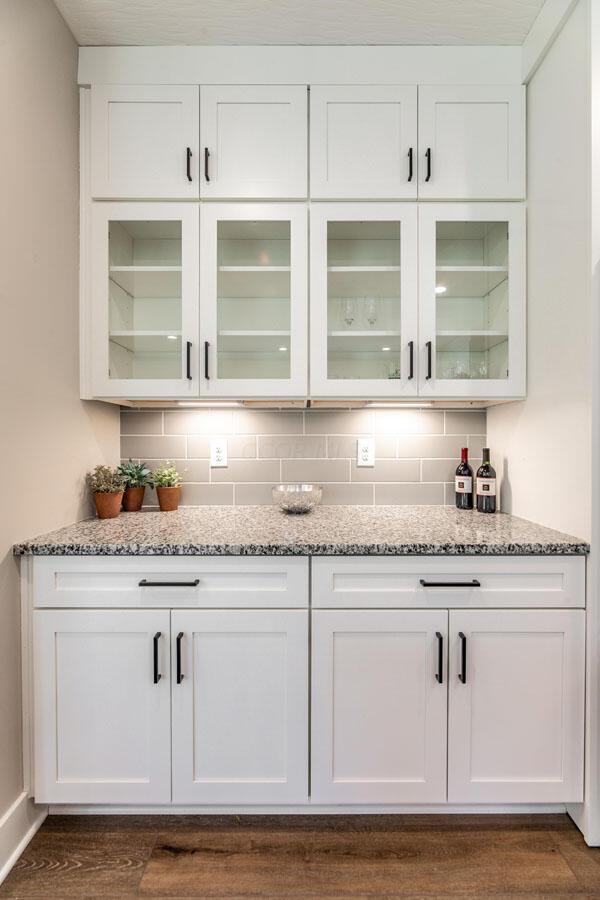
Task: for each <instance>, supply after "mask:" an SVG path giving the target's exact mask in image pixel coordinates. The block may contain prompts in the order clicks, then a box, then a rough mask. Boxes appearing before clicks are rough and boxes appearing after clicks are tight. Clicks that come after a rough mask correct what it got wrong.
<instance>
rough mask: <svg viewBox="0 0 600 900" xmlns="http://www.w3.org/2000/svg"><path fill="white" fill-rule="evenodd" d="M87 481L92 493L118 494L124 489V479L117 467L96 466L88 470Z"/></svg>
mask: <svg viewBox="0 0 600 900" xmlns="http://www.w3.org/2000/svg"><path fill="white" fill-rule="evenodd" d="M87 481H88V484H89V486H90V490H91V491H92V493H93V494H120V493H121V491H123V490H125V479H124V478H123V476H122V475H121V473H120V472H119V470H118V469H111V468H110V466H96V468H95V469H94V471H93V472H89V473H88V476H87Z"/></svg>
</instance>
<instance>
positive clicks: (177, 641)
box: [175, 631, 184, 684]
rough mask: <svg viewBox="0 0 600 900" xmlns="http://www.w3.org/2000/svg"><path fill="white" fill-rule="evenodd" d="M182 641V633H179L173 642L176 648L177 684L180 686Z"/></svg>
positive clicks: (181, 676) (181, 679)
mask: <svg viewBox="0 0 600 900" xmlns="http://www.w3.org/2000/svg"><path fill="white" fill-rule="evenodd" d="M182 639H183V631H180V632H179V634H178V635H177V640H176V642H175V646H176V648H177V684H181V682H182V681H183V677H184V676H183V672H182V671H181V641H182Z"/></svg>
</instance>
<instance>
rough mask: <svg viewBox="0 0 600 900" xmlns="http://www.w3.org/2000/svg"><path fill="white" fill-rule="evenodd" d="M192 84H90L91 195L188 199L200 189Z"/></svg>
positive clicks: (196, 92)
mask: <svg viewBox="0 0 600 900" xmlns="http://www.w3.org/2000/svg"><path fill="white" fill-rule="evenodd" d="M198 96H199V89H198V87H196V86H193V85H192V86H180V85H175V86H170V85H137V84H134V85H119V84H108V85H104V84H101V85H93V86H92V140H91V146H92V196H93V197H96V198H121V197H122V198H131V199H135V198H143V199H163V198H164V199H172V200H177V199H182V200H183V199H188V198H197V197H198V196H199V194H200V191H199V178H198V174H199V171H200V167H199V154H198V140H199V138H198Z"/></svg>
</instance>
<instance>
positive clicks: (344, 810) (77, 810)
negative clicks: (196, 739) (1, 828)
mask: <svg viewBox="0 0 600 900" xmlns="http://www.w3.org/2000/svg"><path fill="white" fill-rule="evenodd" d="M48 812H49V814H50V815H51V816H52V815H61V816H65V815H66V816H123V815H136V816H139V815H147V816H157V815H161V816H164V815H172V816H181V815H191V816H233V815H236V816H252V815H255V816H256V815H279V816H314V815H317V816H319V815H338V816H344V815H345V816H350V815H363V816H364V815H367V816H368V815H386V814H387V815H398V814H402V815H433V814H435V815H440V814H441V815H445V816H451V815H482V814H485V815H507V814H509V813H510V814H512V815H514V814H515V813H517V814H522V815H525V814H529V815H531V814H532V813H533V814H539V815H544V814H545V815H548V813H564V812H566V806H565V805H564V804H563V803H528V804H526V803H512V804H506V805H503V806H490V805H486V806H484V805H479V806H477V805H469V806H459V805H445V804H444V805H442V804H432V805H430V806H425V805H422V806H418V805H415V804H411V805H406V806H399V805H397V806H393V805H391V804H390V805H389V806H383V805H381V806H357V805H355V806H338V805H336V806H325V805H322V806H317V805H316V804H315V805H309V804H306V805H296V806H171V805H168V806H98V805H95V806H94V805H87V806H78V805H76V804H72V803H71V804H57V805H53V806H50V807H49V809H48Z"/></svg>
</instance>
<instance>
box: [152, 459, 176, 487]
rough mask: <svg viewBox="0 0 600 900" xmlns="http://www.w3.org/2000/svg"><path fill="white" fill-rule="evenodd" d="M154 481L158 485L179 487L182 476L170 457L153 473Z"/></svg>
mask: <svg viewBox="0 0 600 900" xmlns="http://www.w3.org/2000/svg"><path fill="white" fill-rule="evenodd" d="M152 481H153V482H154V485H155V486H156V487H179V485H180V484H181V481H182V478H181V475H180V474H179V472H178V471H177V469H176V468H175V464H174V463H173V462H172V461H171V460H170V459H168V460H167V461H166V462H164V463H163V464H162V466H159V467H158V469H155V470H154V472H153V473H152Z"/></svg>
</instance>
